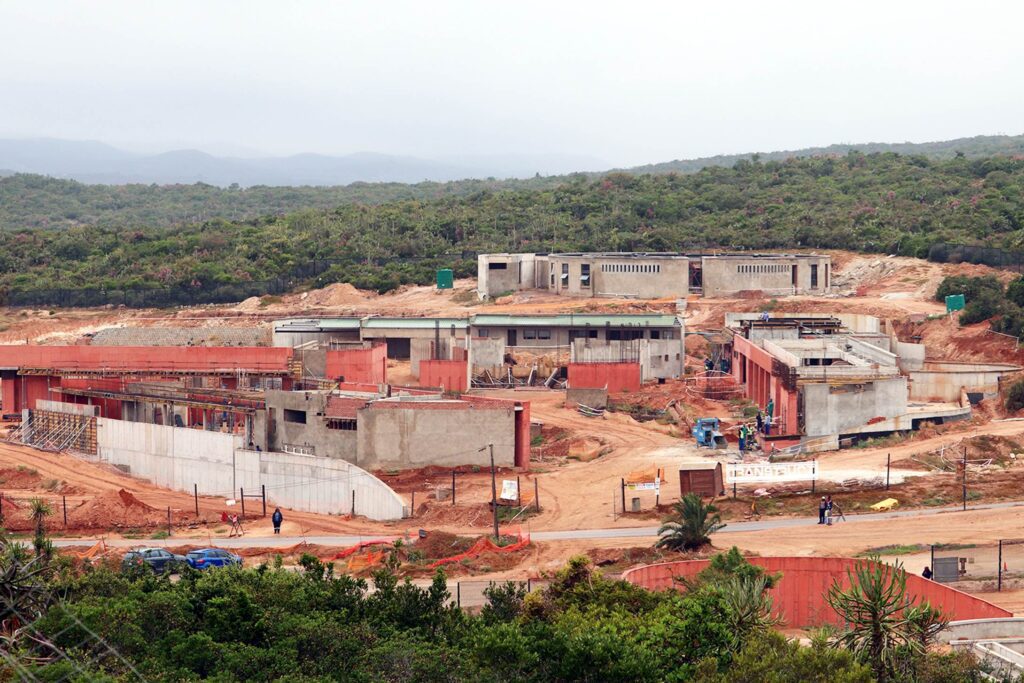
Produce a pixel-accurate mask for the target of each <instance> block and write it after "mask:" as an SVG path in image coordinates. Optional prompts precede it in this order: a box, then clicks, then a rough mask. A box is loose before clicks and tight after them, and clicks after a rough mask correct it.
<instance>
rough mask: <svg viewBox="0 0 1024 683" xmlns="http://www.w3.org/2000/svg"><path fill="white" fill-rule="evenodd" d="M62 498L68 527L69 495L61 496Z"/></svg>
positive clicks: (65, 523)
mask: <svg viewBox="0 0 1024 683" xmlns="http://www.w3.org/2000/svg"><path fill="white" fill-rule="evenodd" d="M60 500H61V502H62V503H63V504H64V526H65V527H67V525H68V497H67V496H61V497H60Z"/></svg>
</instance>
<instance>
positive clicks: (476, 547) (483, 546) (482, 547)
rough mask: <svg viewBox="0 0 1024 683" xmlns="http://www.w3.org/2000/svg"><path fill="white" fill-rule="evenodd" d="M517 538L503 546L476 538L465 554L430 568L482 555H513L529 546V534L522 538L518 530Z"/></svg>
mask: <svg viewBox="0 0 1024 683" xmlns="http://www.w3.org/2000/svg"><path fill="white" fill-rule="evenodd" d="M518 537H519V540H518V541H516V542H515V543H513V544H511V545H504V546H502V545H498V544H497V543H495V542H494V541H492V540H491V538H490V536H484V537H482V538H478V539H477V541H476V543H474V544H473V545H472V546H471V547H470V548H469V550H467V551H466V552H464V553H459V554H458V555H453V556H451V557H445V558H443V559H440V560H438V561H436V562H434V563H433V564H431V565H430V568H431V569H435V568H437V567H440V566H442V565H446V564H452V563H453V562H461V561H462V560H465V559H468V558H470V557H477V556H479V555H483V554H484V553H514V552H516V551H517V550H522V549H523V548H525V547H527V546H528V545H530V536H529V534H527V535H526V536H523V532H522V530H520V532H519V534H518Z"/></svg>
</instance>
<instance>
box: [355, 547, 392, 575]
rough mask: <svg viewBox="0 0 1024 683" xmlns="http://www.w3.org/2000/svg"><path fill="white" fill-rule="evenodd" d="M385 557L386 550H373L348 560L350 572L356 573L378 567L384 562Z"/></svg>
mask: <svg viewBox="0 0 1024 683" xmlns="http://www.w3.org/2000/svg"><path fill="white" fill-rule="evenodd" d="M385 555H387V551H385V550H371V551H370V552H368V553H364V554H362V555H354V556H352V557H350V558H349V560H348V564H347V566H348V570H349V571H350V572H354V571H359V570H360V569H366V568H367V567H378V566H380V565H381V564H382V563H383V562H384V556H385Z"/></svg>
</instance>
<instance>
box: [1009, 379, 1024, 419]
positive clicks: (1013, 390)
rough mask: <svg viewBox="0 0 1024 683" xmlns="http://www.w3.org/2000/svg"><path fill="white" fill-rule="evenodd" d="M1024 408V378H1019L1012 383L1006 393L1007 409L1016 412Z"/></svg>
mask: <svg viewBox="0 0 1024 683" xmlns="http://www.w3.org/2000/svg"><path fill="white" fill-rule="evenodd" d="M1021 408H1024V380H1018V381H1016V382H1014V383H1013V384H1011V385H1010V389H1009V391H1008V392H1007V393H1006V409H1007V410H1009V411H1010V412H1016V411H1018V410H1020V409H1021Z"/></svg>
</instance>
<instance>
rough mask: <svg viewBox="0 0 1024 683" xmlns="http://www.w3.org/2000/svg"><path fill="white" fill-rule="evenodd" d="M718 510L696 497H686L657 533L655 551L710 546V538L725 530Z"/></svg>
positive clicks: (690, 494) (673, 507) (695, 495)
mask: <svg viewBox="0 0 1024 683" xmlns="http://www.w3.org/2000/svg"><path fill="white" fill-rule="evenodd" d="M717 513H718V508H716V507H715V506H714V505H712V504H711V503H708V504H707V505H705V504H704V502H703V501H702V500H701V499H700V496H698V495H697V494H695V493H687V494H686V495H685V496H683V498H682V500H680V501H679V502H678V503H676V504H675V505H674V506H672V514H671V515H670V516H669V517H666V518H665V519H664V520H663V522H662V525H661V527H660V528H659V529H658V536H660V538H659V539H658V542H657V543H655V547H656V548H666V549H668V550H693V549H695V548H699V547H701V546H703V545H707V544H708V543H710V542H711V538H710V536H711V534H713V533H715V532H716V531H719V530H721V529H724V528H725V526H726V525H725V524H723V523H722V518H721V517H720V516H719V515H718V514H717Z"/></svg>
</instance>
